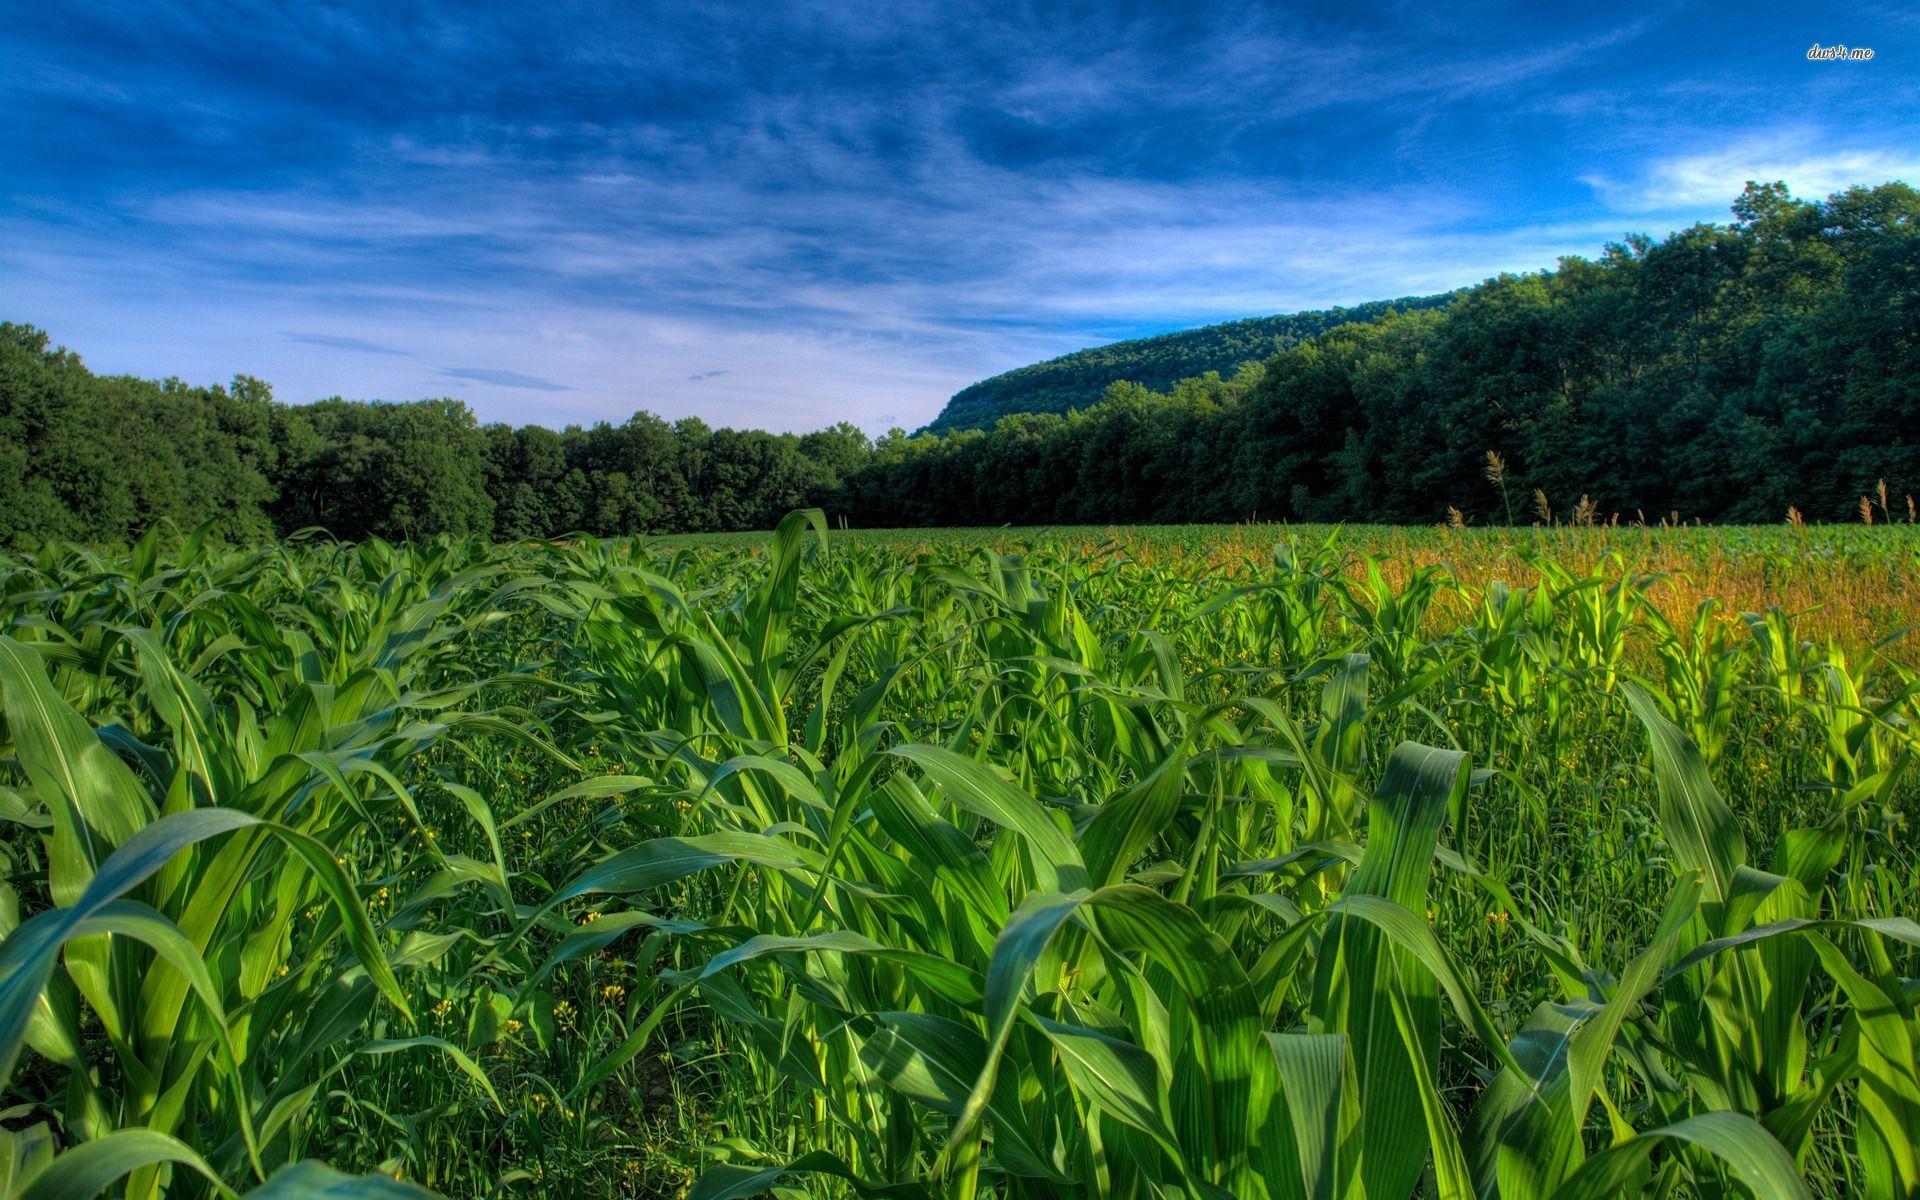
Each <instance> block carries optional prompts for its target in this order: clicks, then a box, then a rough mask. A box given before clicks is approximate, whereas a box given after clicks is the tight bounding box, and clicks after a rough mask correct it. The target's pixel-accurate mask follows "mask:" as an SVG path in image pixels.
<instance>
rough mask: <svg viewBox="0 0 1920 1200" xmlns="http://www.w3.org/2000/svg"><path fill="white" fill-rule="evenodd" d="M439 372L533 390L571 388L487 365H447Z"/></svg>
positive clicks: (474, 380)
mask: <svg viewBox="0 0 1920 1200" xmlns="http://www.w3.org/2000/svg"><path fill="white" fill-rule="evenodd" d="M440 373H441V374H442V375H445V376H447V377H448V378H450V379H464V380H467V381H469V382H471V383H490V384H492V385H493V386H495V387H505V388H524V389H526V390H527V391H533V392H566V391H572V390H573V389H571V388H569V387H568V386H567V385H566V384H564V383H555V382H554V381H553V380H551V379H542V378H540V377H539V376H537V375H522V374H521V373H520V372H518V371H497V370H494V369H492V368H489V367H447V368H445V369H444V370H442V371H441V372H440Z"/></svg>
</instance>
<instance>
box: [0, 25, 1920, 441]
mask: <svg viewBox="0 0 1920 1200" xmlns="http://www.w3.org/2000/svg"><path fill="white" fill-rule="evenodd" d="M1604 7H1606V6H1601V5H1558V4H1554V5H1543V4H1537V3H1530V4H1520V5H1513V6H1510V7H1506V6H1484V7H1476V6H1467V5H1457V4H1448V5H1437V4H1411V3H1409V4H1404V5H1385V6H1378V7H1372V6H1370V7H1367V8H1366V9H1364V10H1363V9H1362V8H1361V6H1358V5H1352V4H1340V5H1333V6H1328V7H1327V8H1325V9H1322V8H1316V7H1305V6H1288V5H1282V4H1278V3H1259V4H1250V5H1238V4H1216V3H1207V2H1204V0H1183V2H1181V3H1165V4H1156V5H1140V6H1136V5H1131V4H1125V3H1115V2H1103V3H1088V4H1034V5H1021V6H1016V5H976V4H961V3H951V4H940V3H923V2H920V0H888V2H885V3H882V2H880V0H871V2H868V3H862V4H847V5H836V4H824V3H813V4H791V5H788V4H780V3H774V2H772V0H756V2H748V3H740V4H730V5H707V4H700V3H689V2H684V0H676V2H673V3H605V4H600V3H574V2H570V0H542V2H541V3H538V4H486V5H472V4H441V5H412V4H403V3H395V2H383V3H368V4H340V5H333V4H320V3H298V4H285V5H268V4H251V5H244V6H239V5H234V6H229V5H221V4H198V3H173V2H170V0H140V2H138V3H129V4H125V5H113V4H96V3H89V2H86V0H73V2H62V3H58V4H54V3H45V2H40V0H0V29H4V30H5V33H4V35H0V111H4V113H5V114H6V116H5V120H4V121H0V319H7V320H14V321H26V322H30V323H32V324H35V325H39V326H40V327H42V328H44V329H46V330H48V331H49V332H50V333H51V334H52V335H53V336H54V338H55V340H56V341H58V342H62V343H64V344H66V345H68V346H71V347H73V348H74V349H76V350H78V351H80V352H81V354H82V355H83V356H84V357H85V358H86V359H87V361H88V362H89V364H90V365H91V366H92V367H93V368H94V369H96V370H101V371H111V372H132V373H138V374H143V375H150V376H153V375H178V376H181V377H184V378H187V379H190V380H193V381H195V382H215V381H221V380H224V379H226V378H228V377H230V376H232V375H234V374H236V373H241V372H245V373H248V374H254V375H258V376H261V377H263V378H265V379H267V380H269V381H270V382H272V384H273V385H274V388H275V393H276V395H278V396H279V397H280V398H281V399H284V400H294V401H300V400H309V399H313V398H316V397H319V396H324V395H333V394H342V395H347V396H353V397H363V398H383V399H411V398H415V397H420V396H438V395H451V396H457V397H460V398H462V399H464V400H466V401H468V402H469V403H470V404H471V405H472V406H473V407H474V409H475V410H476V411H477V412H478V413H479V414H480V416H481V417H482V418H483V419H486V420H507V421H513V422H516V423H522V422H540V423H543V424H547V425H553V426H559V425H564V424H567V423H570V422H589V421H593V420H598V419H614V420H618V419H622V418H624V417H625V416H626V415H627V414H628V413H630V412H631V411H633V410H634V409H636V408H647V409H650V410H652V411H654V412H657V413H660V414H662V415H664V416H667V417H678V416H682V415H685V414H688V413H698V414H700V415H701V416H704V417H705V418H707V419H708V420H709V421H711V422H713V423H715V424H733V425H747V426H758V427H763V428H770V429H811V428H816V427H819V426H821V425H824V424H828V423H830V422H832V421H834V420H837V419H842V418H845V419H849V420H853V421H855V422H856V423H858V424H860V425H861V426H863V427H865V428H867V429H868V430H870V431H875V432H878V431H880V430H883V429H885V428H886V427H888V426H891V425H896V424H897V425H905V426H909V427H911V426H916V425H919V424H921V423H923V422H925V421H927V420H929V419H931V418H932V416H933V415H934V414H935V413H936V412H937V411H938V410H939V408H940V406H941V404H942V403H943V402H944V401H945V399H946V397H947V396H948V395H950V394H951V393H952V392H953V391H955V390H956V389H958V388H959V387H961V386H964V385H965V384H967V383H969V382H971V381H973V380H975V379H978V378H981V377H983V376H986V375H990V374H993V373H995V372H998V371H1002V370H1006V369H1008V368H1010V367H1014V366H1019V365H1021V364H1023V363H1027V362H1031V361H1034V360H1036V359H1040V358H1046V357H1050V356H1052V355H1055V354H1060V353H1064V352H1066V351H1069V350H1073V349H1077V348H1079V347H1082V346H1086V345H1090V344H1095V343H1099V342H1105V341H1113V340H1115V339H1118V338H1123V337H1131V336H1137V335H1140V334H1143V333H1157V332H1164V331H1167V330H1172V329H1179V328H1185V327H1189V326H1193V325H1199V324H1205V323H1207V322H1210V321H1215V320H1221V319H1227V318H1234V317H1243V316H1253V315H1262V314H1268V313H1275V312H1285V311H1290V310H1296V309H1301V308H1315V307H1325V306H1328V305H1335V304H1350V303H1358V302H1361V301H1365V300H1371V299H1377V298H1384V297H1392V296H1400V295H1412V294H1422V293H1429V292H1435V291H1441V290H1444V289H1447V288H1451V287H1455V286H1458V285H1461V284H1465V283H1472V282H1475V281H1477V280H1480V279H1482V278H1485V277H1486V276H1488V275H1490V274H1493V273H1496V272H1499V271H1503V270H1531V269H1537V268H1540V267H1545V266H1551V265H1552V264H1553V262H1554V260H1555V259H1556V257H1558V256H1559V255H1561V254H1564V253H1588V254H1590V253H1593V252H1594V251H1596V250H1598V249H1599V248H1600V246H1601V245H1602V244H1604V243H1605V242H1606V241H1609V240H1615V239H1618V238H1619V237H1621V236H1622V235H1623V234H1625V233H1627V232H1650V233H1654V234H1656V235H1657V234H1660V233H1664V232H1666V231H1668V230H1670V229H1674V228H1678V227H1681V226H1684V225H1686V224H1688V223H1690V222H1692V221H1695V220H1715V219H1721V218H1724V217H1725V215H1726V209H1727V205H1728V204H1729V203H1730V202H1731V201H1732V199H1733V197H1734V196H1735V195H1736V194H1737V193H1738V191H1739V189H1740V186H1741V184H1742V182H1743V181H1744V180H1746V179H1749V178H1760V179H1785V180H1787V181H1788V182H1789V183H1790V184H1791V185H1792V186H1793V187H1794V188H1795V190H1796V191H1797V192H1800V193H1801V194H1824V193H1825V192H1827V191H1830V190H1833V189H1836V188H1839V187H1843V186H1846V185H1848V184H1851V183H1855V182H1869V183H1871V182H1879V181H1881V180H1885V179H1889V178H1902V179H1906V180H1908V181H1910V182H1915V183H1920V134H1917V133H1916V130H1920V10H1916V9H1915V8H1914V7H1913V6H1912V5H1911V4H1908V3H1900V4H1898V5H1896V4H1885V5H1866V4H1863V5H1849V4H1844V3H1842V4H1819V5H1807V4H1745V5H1740V6H1738V9H1737V11H1736V10H1735V9H1734V8H1732V7H1729V6H1723V5H1709V4H1669V5H1654V6H1635V7H1636V11H1634V12H1633V13H1632V14H1631V15H1628V16H1622V15H1618V14H1608V13H1606V12H1605V11H1603V9H1604ZM1836 42H1838V43H1845V44H1847V45H1849V46H1862V47H1870V48H1871V49H1872V50H1873V51H1874V57H1873V59H1872V60H1871V61H1867V62H1824V61H1822V62H1810V61H1808V59H1807V50H1808V48H1809V47H1810V46H1812V45H1814V44H1816V43H1818V44H1820V45H1823V46H1825V45H1832V44H1834V43H1836Z"/></svg>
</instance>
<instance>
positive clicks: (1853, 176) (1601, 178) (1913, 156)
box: [1585, 130, 1920, 212]
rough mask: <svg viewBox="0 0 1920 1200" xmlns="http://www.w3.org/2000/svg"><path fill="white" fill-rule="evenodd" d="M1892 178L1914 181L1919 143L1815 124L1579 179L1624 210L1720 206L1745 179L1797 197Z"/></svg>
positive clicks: (1919, 173)
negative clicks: (1866, 138) (1873, 139)
mask: <svg viewBox="0 0 1920 1200" xmlns="http://www.w3.org/2000/svg"><path fill="white" fill-rule="evenodd" d="M1850 142H1853V144H1849V143H1850ZM1891 179H1897V180H1902V181H1920V149H1916V148H1914V147H1912V146H1907V147H1903V148H1893V147H1885V146H1879V145H1873V144H1859V143H1857V142H1854V139H1853V136H1852V135H1850V134H1849V133H1848V132H1846V131H1814V130H1795V131H1792V132H1788V133H1784V134H1768V135H1764V136H1760V137H1752V138H1747V139H1745V140H1743V141H1741V142H1739V143H1737V144H1735V145H1731V146H1722V147H1716V148H1714V149H1711V150H1706V151H1702V152H1699V153H1694V154H1683V155H1679V156H1676V157H1672V158H1664V159H1658V160H1655V161H1653V162H1651V163H1648V164H1647V165H1646V167H1645V169H1644V170H1643V171H1642V172H1641V173H1640V174H1639V175H1638V176H1632V177H1627V178H1614V177H1611V176H1608V175H1604V174H1594V175H1589V176H1586V177H1585V181H1586V182H1587V183H1588V184H1589V185H1591V186H1592V187H1593V188H1594V189H1595V190H1596V191H1597V192H1599V193H1600V195H1601V196H1603V197H1604V198H1605V199H1606V200H1607V201H1608V203H1610V204H1612V205H1613V206H1614V207H1616V208H1619V209H1622V210H1625V211H1629V212H1670V211H1673V210H1676V209H1690V208H1700V207H1703V206H1723V205H1725V204H1726V202H1727V200H1728V198H1729V197H1732V196H1737V195H1738V194H1739V193H1740V189H1741V188H1743V187H1745V186H1746V184H1747V182H1748V181H1749V180H1752V181H1754V182H1757V183H1774V182H1778V181H1784V182H1785V183H1786V184H1787V186H1788V187H1789V188H1791V189H1792V190H1793V192H1794V193H1795V194H1796V195H1800V196H1825V195H1828V194H1830V193H1833V192H1837V191H1841V190H1844V189H1845V188H1848V187H1851V186H1853V185H1854V184H1876V183H1884V182H1886V181H1888V180H1891Z"/></svg>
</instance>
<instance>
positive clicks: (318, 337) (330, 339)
mask: <svg viewBox="0 0 1920 1200" xmlns="http://www.w3.org/2000/svg"><path fill="white" fill-rule="evenodd" d="M281 336H282V337H285V338H286V339H287V340H288V341H290V342H299V343H300V344H301V345H304V346H324V347H326V348H327V349H329V350H351V351H353V352H354V353H356V354H394V355H399V356H401V357H403V358H404V357H408V354H407V351H405V350H396V349H395V348H394V347H392V346H382V345H380V344H379V343H378V342H370V341H368V340H366V339H365V338H357V337H339V336H337V335H335V334H331V333H286V334H282V335H281Z"/></svg>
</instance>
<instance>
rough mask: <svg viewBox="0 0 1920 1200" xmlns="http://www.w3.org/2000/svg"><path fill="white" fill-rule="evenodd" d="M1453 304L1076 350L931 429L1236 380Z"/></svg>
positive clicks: (1013, 376) (1362, 308) (953, 403)
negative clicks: (1122, 392) (1217, 378)
mask: <svg viewBox="0 0 1920 1200" xmlns="http://www.w3.org/2000/svg"><path fill="white" fill-rule="evenodd" d="M1452 299H1453V295H1452V294H1451V293H1449V294H1447V295H1441V296H1418V297H1409V298H1407V299H1404V300H1376V301H1374V302H1373V303H1371V304H1360V305H1355V306H1354V307H1352V308H1330V309H1325V310H1323V311H1319V312H1302V313H1290V314H1287V315H1285V316H1278V317H1250V318H1248V319H1247V320H1244V321H1228V322H1226V323H1224V324H1220V325H1208V326H1205V327H1203V328H1200V329H1188V330H1183V331H1182V332H1180V333H1165V334H1161V335H1160V336H1158V337H1148V338H1134V339H1132V340H1131V341H1125V342H1114V343H1113V344H1111V345H1107V346H1095V347H1093V348H1091V349H1088V350H1076V351H1075V352H1074V353H1072V354H1065V355H1062V356H1060V357H1059V358H1050V359H1048V360H1047V361H1046V362H1041V363H1034V364H1033V365H1031V366H1026V367H1020V368H1018V369H1016V370H1012V371H1007V372H1005V373H1004V374H1000V375H995V376H994V377H993V378H991V379H982V380H981V381H980V382H979V383H976V384H972V385H970V386H968V387H964V388H962V389H960V390H959V391H958V392H955V393H954V396H953V399H951V400H949V401H947V406H946V407H945V408H943V409H941V410H940V415H939V416H937V417H935V418H934V419H933V421H932V423H930V424H929V425H928V426H927V432H930V433H944V432H947V431H949V430H955V429H987V428H990V427H992V425H993V423H994V422H995V421H998V420H999V419H1000V418H1001V417H1005V416H1011V415H1013V414H1015V413H1047V412H1051V413H1066V412H1072V411H1074V410H1076V409H1083V408H1092V407H1093V406H1094V405H1095V404H1098V403H1099V402H1100V401H1101V400H1102V399H1104V398H1105V397H1106V393H1107V388H1108V387H1110V386H1112V385H1113V384H1116V383H1137V384H1140V385H1142V386H1143V387H1147V388H1151V389H1153V390H1156V391H1164V390H1166V389H1168V388H1171V387H1172V386H1173V385H1174V384H1176V383H1178V382H1180V381H1181V380H1183V379H1196V378H1199V377H1200V376H1203V375H1206V374H1208V373H1209V372H1212V373H1216V374H1220V375H1233V374H1235V373H1236V372H1237V371H1239V369H1240V368H1241V367H1242V366H1244V365H1245V364H1247V363H1250V362H1252V363H1257V362H1264V361H1265V360H1266V359H1268V358H1270V357H1272V356H1273V355H1274V354H1277V353H1279V352H1280V351H1282V350H1287V349H1291V348H1292V347H1294V346H1297V345H1299V344H1300V343H1301V342H1304V341H1306V340H1307V339H1308V338H1311V337H1314V336H1315V335H1317V334H1321V333H1325V332H1326V331H1327V330H1329V329H1332V328H1334V327H1335V326H1337V325H1347V324H1352V323H1353V322H1356V321H1373V320H1377V319H1379V318H1380V317H1383V316H1386V315H1387V314H1389V313H1393V312H1408V311H1413V310H1418V309H1423V308H1433V307H1435V306H1437V305H1441V304H1445V303H1447V302H1448V301H1450V300H1452Z"/></svg>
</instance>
